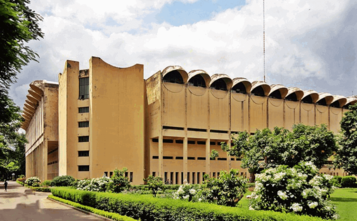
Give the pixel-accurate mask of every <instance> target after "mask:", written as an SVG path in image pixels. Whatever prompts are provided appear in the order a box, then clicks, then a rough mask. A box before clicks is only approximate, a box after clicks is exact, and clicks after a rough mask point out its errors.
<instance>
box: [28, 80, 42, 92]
mask: <svg viewBox="0 0 357 221" xmlns="http://www.w3.org/2000/svg"><path fill="white" fill-rule="evenodd" d="M30 88H31V89H32V90H33V91H35V92H36V93H37V94H39V95H40V96H43V90H44V80H37V81H33V82H31V83H30Z"/></svg>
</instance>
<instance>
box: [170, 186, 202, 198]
mask: <svg viewBox="0 0 357 221" xmlns="http://www.w3.org/2000/svg"><path fill="white" fill-rule="evenodd" d="M201 193H202V192H201V190H200V189H199V185H194V184H188V183H186V184H184V185H181V186H180V187H179V189H178V190H177V191H176V192H174V193H173V198H174V199H183V200H188V201H193V202H201V201H202V200H203V201H205V198H204V197H203V196H202V194H201Z"/></svg>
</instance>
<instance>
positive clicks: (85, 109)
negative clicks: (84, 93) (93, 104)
mask: <svg viewBox="0 0 357 221" xmlns="http://www.w3.org/2000/svg"><path fill="white" fill-rule="evenodd" d="M78 113H89V107H80V108H78Z"/></svg>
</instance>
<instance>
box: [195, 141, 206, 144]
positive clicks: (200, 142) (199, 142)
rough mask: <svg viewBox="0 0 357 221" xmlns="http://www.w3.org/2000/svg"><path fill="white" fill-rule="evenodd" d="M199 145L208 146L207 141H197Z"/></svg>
mask: <svg viewBox="0 0 357 221" xmlns="http://www.w3.org/2000/svg"><path fill="white" fill-rule="evenodd" d="M197 144H199V145H206V141H197Z"/></svg>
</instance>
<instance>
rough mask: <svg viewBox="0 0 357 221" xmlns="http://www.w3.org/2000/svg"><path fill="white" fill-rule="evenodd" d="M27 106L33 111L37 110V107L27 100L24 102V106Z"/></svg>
mask: <svg viewBox="0 0 357 221" xmlns="http://www.w3.org/2000/svg"><path fill="white" fill-rule="evenodd" d="M25 107H27V108H28V109H30V110H32V111H34V112H35V111H36V108H35V107H34V105H33V104H32V103H28V101H27V100H26V101H25V103H24V108H25Z"/></svg>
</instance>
